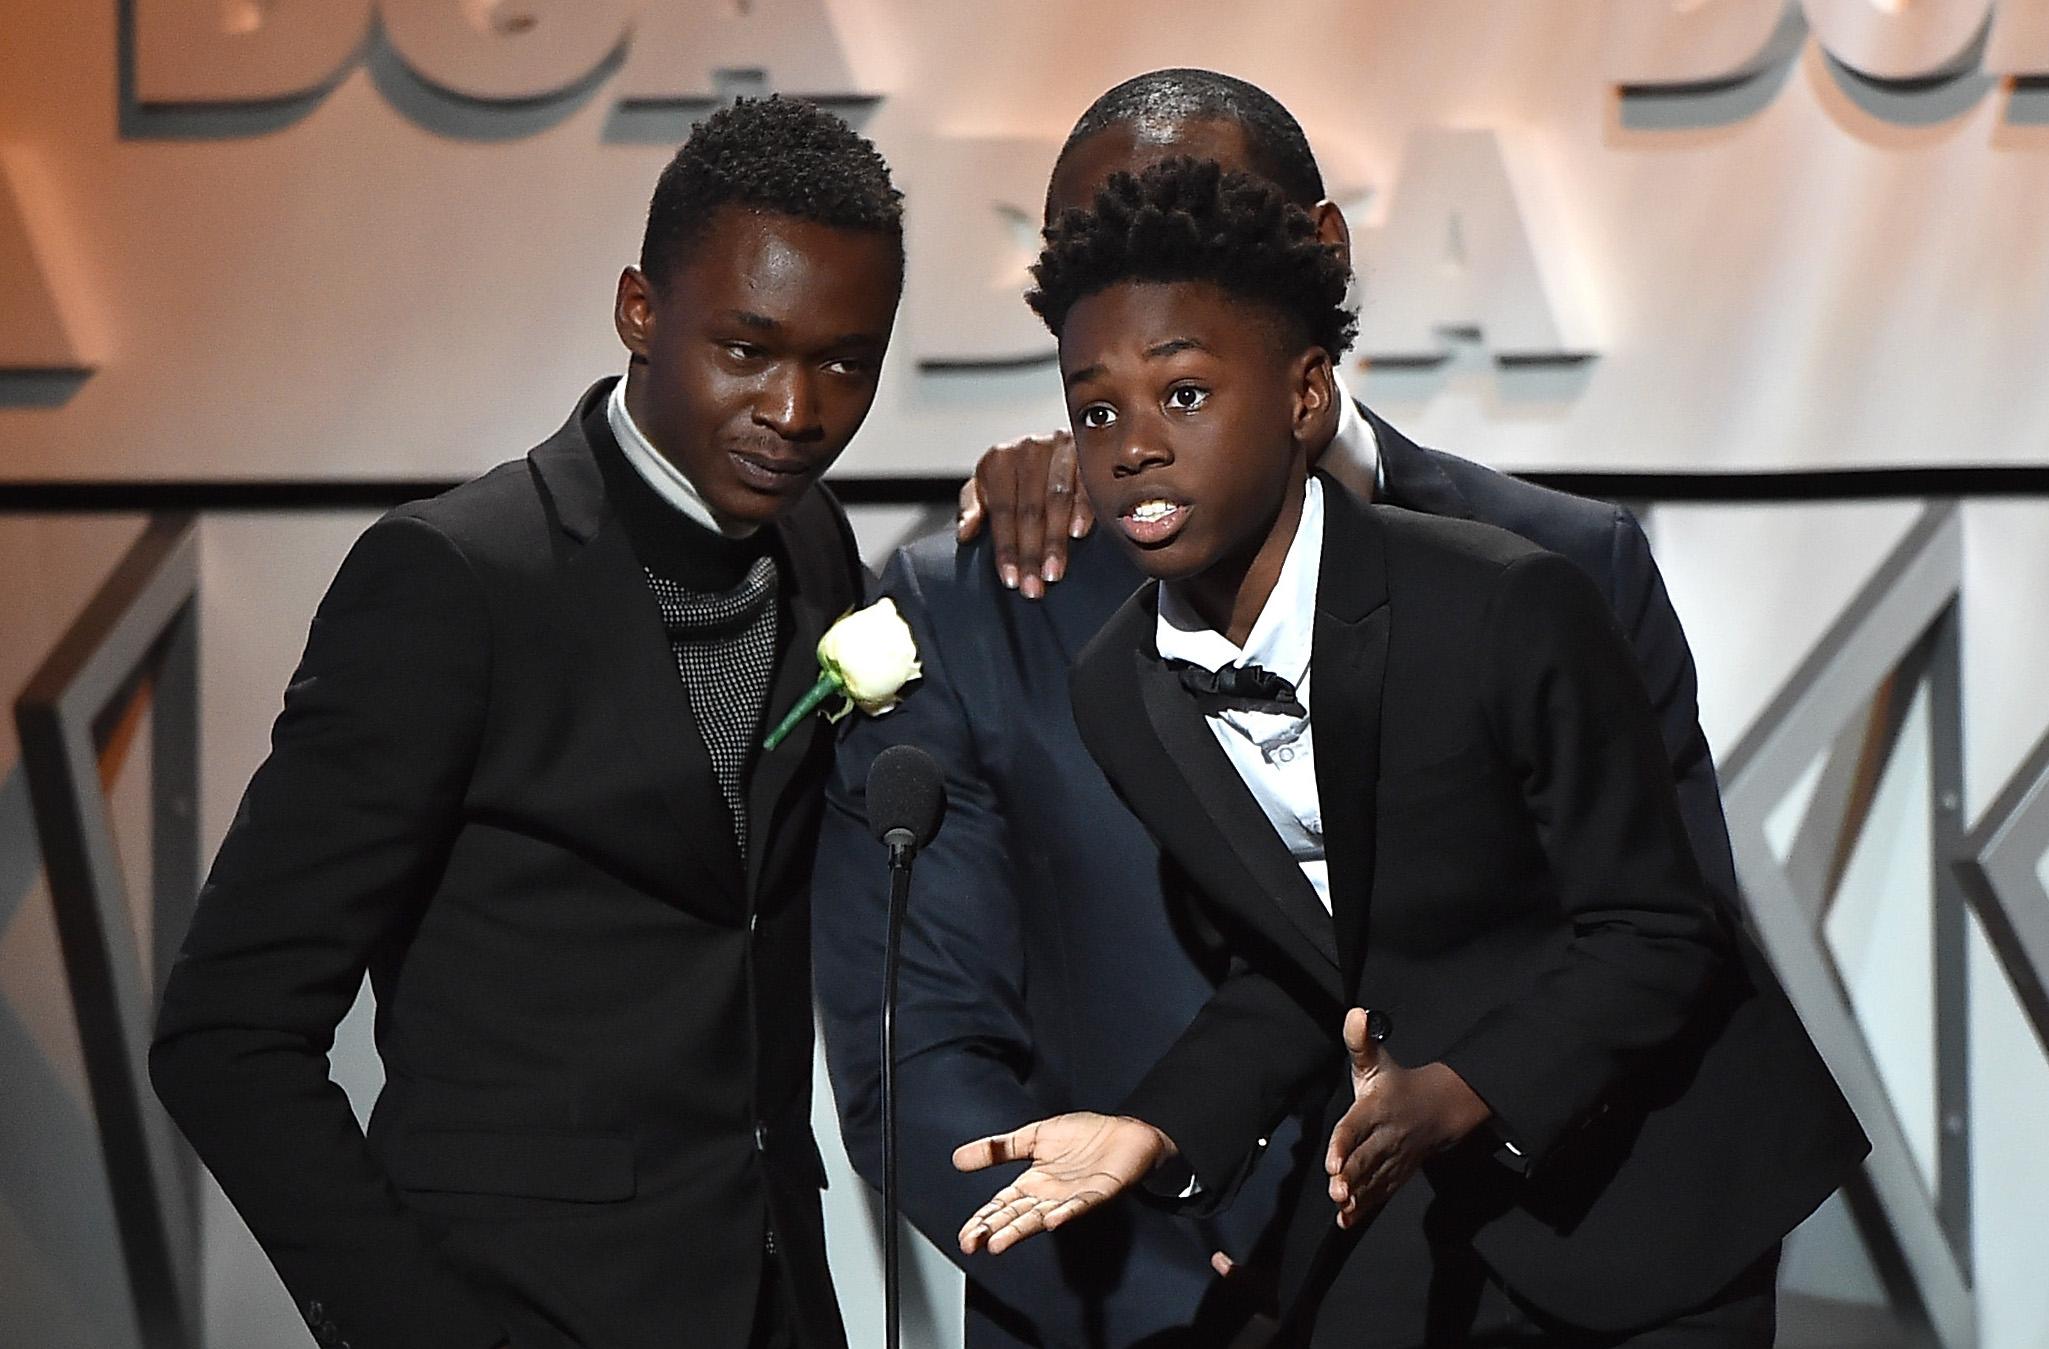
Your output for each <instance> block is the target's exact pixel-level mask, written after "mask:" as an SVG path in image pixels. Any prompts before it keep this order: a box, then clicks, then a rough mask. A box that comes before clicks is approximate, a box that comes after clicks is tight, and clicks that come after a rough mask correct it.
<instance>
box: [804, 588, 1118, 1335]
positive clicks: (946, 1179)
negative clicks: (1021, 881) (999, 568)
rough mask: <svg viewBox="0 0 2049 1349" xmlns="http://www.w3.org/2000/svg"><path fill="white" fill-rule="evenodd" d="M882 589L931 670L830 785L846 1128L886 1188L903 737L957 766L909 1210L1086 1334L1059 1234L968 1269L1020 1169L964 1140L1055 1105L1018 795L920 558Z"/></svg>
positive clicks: (1014, 1296)
mask: <svg viewBox="0 0 2049 1349" xmlns="http://www.w3.org/2000/svg"><path fill="white" fill-rule="evenodd" d="M978 561H979V559H978ZM881 592H882V594H884V595H887V596H889V597H890V598H891V599H893V600H894V601H895V602H896V605H897V608H898V610H899V611H900V612H901V613H902V614H903V615H904V617H905V620H906V621H907V622H908V623H909V624H910V626H911V632H912V635H913V636H914V638H915V639H916V641H917V644H918V656H919V661H920V663H921V665H922V667H923V671H924V673H923V675H922V677H921V678H920V679H919V681H918V682H917V683H915V684H913V685H911V686H910V687H909V689H908V690H907V691H906V694H905V697H904V699H903V702H902V703H901V704H900V705H899V706H898V707H897V708H896V710H895V711H893V712H891V713H890V714H889V715H888V716H884V717H872V718H871V717H861V718H855V719H852V720H851V722H850V727H849V729H848V731H847V734H846V736H845V738H844V739H842V741H841V742H840V745H839V751H838V757H837V760H836V762H835V765H834V769H833V775H832V778H831V780H830V782H829V785H828V787H827V791H826V809H825V817H824V822H823V824H822V826H821V828H820V832H819V843H818V862H817V868H816V872H815V880H814V883H813V893H814V899H813V904H812V941H813V954H812V960H813V969H814V971H815V976H816V980H817V987H818V1003H819V1015H820V1024H821V1027H822V1029H823V1031H824V1035H825V1050H826V1065H827V1070H828V1072H829V1074H830V1076H831V1079H832V1087H833V1099H834V1102H835V1104H836V1106H837V1108H838V1111H839V1118H840V1131H841V1137H842V1139H843V1141H844V1142H845V1144H846V1149H847V1155H848V1158H849V1159H850V1160H851V1161H852V1162H853V1164H854V1169H855V1170H856V1171H858V1172H859V1173H860V1175H861V1176H862V1178H863V1179H865V1180H866V1181H867V1182H868V1183H869V1184H870V1185H873V1186H876V1187H877V1188H880V1186H881V1183H882V1133H881V1128H882V1096H881V1068H880V1064H881V1044H880V1037H881V1026H882V970H883V948H884V942H885V937H886V933H887V927H888V913H889V881H888V873H887V870H886V868H885V866H884V856H883V850H882V847H881V845H880V844H878V843H877V842H876V841H875V839H874V837H873V836H872V835H871V834H870V833H869V832H868V828H867V824H866V818H867V799H866V784H867V780H868V769H869V766H870V765H871V764H873V763H874V761H875V756H876V755H878V754H880V753H881V752H882V751H883V750H884V749H885V748H887V747H888V746H890V745H898V744H913V745H917V746H919V747H921V748H923V749H924V750H926V751H927V752H928V753H930V754H931V755H932V757H933V758H934V759H936V760H937V761H938V762H939V763H940V765H941V766H942V767H943V768H944V770H945V774H946V796H947V812H946V819H945V822H944V823H943V825H942V826H941V828H940V830H939V833H938V835H937V837H935V838H934V839H933V841H932V842H931V843H930V844H929V845H927V847H926V848H925V849H924V850H923V851H922V852H921V853H920V854H919V856H918V862H917V868H916V871H915V872H914V873H913V880H912V891H911V898H910V903H909V906H908V909H907V913H906V917H905V926H904V935H903V956H902V964H901V966H900V969H899V975H898V977H899V996H898V1010H897V1023H896V1030H897V1055H898V1062H897V1089H898V1099H899V1101H900V1102H901V1103H902V1108H901V1111H900V1113H899V1116H898V1123H897V1127H898V1136H897V1137H898V1147H899V1154H898V1155H899V1158H900V1165H901V1167H902V1171H901V1173H900V1185H899V1189H900V1194H901V1197H902V1200H903V1205H904V1212H905V1215H906V1216H907V1217H908V1218H909V1219H910V1220H911V1222H912V1223H913V1225H915V1226H916V1227H917V1228H918V1230H919V1231H921V1232H923V1233H924V1234H925V1235H926V1236H927V1237H928V1238H930V1239H931V1241H932V1243H933V1244H934V1245H935V1246H937V1247H938V1248H939V1249H940V1250H941V1251H944V1252H945V1253H946V1254H947V1255H948V1256H950V1257H951V1258H953V1259H954V1260H955V1261H956V1262H959V1263H961V1264H962V1266H963V1268H964V1269H965V1270H966V1271H967V1274H968V1277H969V1278H971V1279H973V1280H974V1281H975V1282H976V1283H977V1284H978V1285H980V1286H981V1288H982V1290H983V1291H984V1292H986V1293H988V1294H990V1295H992V1296H993V1297H994V1298H995V1299H996V1300H997V1301H999V1302H1000V1303H1002V1304H1003V1306H1004V1307H1005V1308H1006V1309H1007V1310H1008V1311H1009V1312H1010V1313H1012V1314H1013V1315H1014V1317H1015V1318H1017V1319H1018V1320H1020V1321H1022V1322H1024V1323H1026V1324H1029V1325H1031V1326H1033V1327H1034V1328H1035V1331H1036V1333H1037V1334H1038V1336H1039V1338H1040V1340H1041V1341H1042V1342H1044V1343H1047V1344H1067V1343H1080V1342H1082V1341H1083V1338H1084V1337H1083V1334H1082V1327H1081V1326H1080V1324H1079V1321H1078V1315H1079V1313H1078V1309H1077V1304H1076V1302H1075V1300H1074V1299H1072V1298H1062V1297H1058V1296H1048V1293H1049V1292H1057V1290H1058V1289H1059V1288H1060V1287H1061V1283H1062V1279H1061V1272H1060V1264H1059V1252H1058V1250H1057V1248H1056V1243H1054V1242H1026V1243H1025V1244H1024V1245H1023V1246H1021V1247H1019V1248H1018V1249H1017V1250H1015V1251H1012V1252H1010V1253H1008V1254H1006V1255H1005V1256H1004V1257H1003V1258H1002V1259H1001V1260H988V1259H983V1260H976V1261H973V1262H968V1261H966V1260H965V1259H964V1258H963V1257H962V1256H961V1255H960V1250H959V1246H958V1244H957V1241H956V1236H957V1234H958V1232H959V1231H960V1226H961V1224H962V1223H964V1222H966V1221H967V1218H968V1215H969V1214H971V1213H973V1212H974V1211H975V1209H977V1208H979V1207H980V1206H981V1205H982V1203H983V1202H984V1201H986V1200H987V1199H988V1197H989V1196H990V1194H992V1193H993V1192H994V1191H995V1189H996V1188H997V1187H998V1186H999V1185H1000V1184H1003V1183H1007V1181H1008V1179H1009V1174H1006V1175H1004V1176H1003V1177H1002V1178H1001V1179H1000V1180H999V1179H996V1173H994V1172H978V1173H974V1174H963V1173H961V1172H958V1171H955V1170H954V1168H953V1163H952V1156H953V1150H954V1149H955V1148H956V1147H959V1146H960V1145H961V1144H962V1143H965V1142H968V1141H969V1140H971V1139H974V1138H979V1137H982V1136H983V1135H986V1134H992V1133H998V1132H1002V1131H1005V1130H1009V1129H1014V1128H1016V1127H1018V1126H1019V1125H1021V1124H1025V1123H1028V1122H1030V1121H1031V1120H1034V1119H1038V1118H1040V1117H1041V1116H1044V1115H1047V1114H1050V1113H1053V1109H1054V1107H1053V1106H1052V1105H1051V1104H1050V1103H1048V1102H1046V1101H1044V1100H1042V1099H1040V1098H1039V1097H1037V1096H1036V1095H1035V1094H1034V1092H1033V1090H1032V1089H1031V1087H1030V1085H1029V1084H1028V1078H1029V1075H1030V1072H1031V1069H1032V1066H1033V1063H1034V1061H1035V1054H1034V1050H1033V1041H1032V1030H1031V1025H1030V1022H1029V1019H1028V1016H1027V1012H1026V1008H1025V998H1024V981H1025V948H1024V935H1023V930H1022V926H1021V920H1020V915H1019V912H1018V898H1017V894H1016V891H1015V889H1014V888H1013V887H1012V885H1011V883H1010V876H1011V872H1012V867H1011V863H1010V857H1009V852H1008V845H1007V842H1006V832H1005V825H1004V819H1003V814H1002V809H1001V804H1000V802H999V800H998V798H997V793H996V790H995V788H994V786H993V784H992V782H991V780H990V776H989V774H988V773H987V771H986V770H985V768H984V767H983V764H982V761H981V758H980V756H979V754H978V751H977V746H976V740H975V735H974V731H973V727H972V725H971V720H970V717H969V715H968V709H967V706H966V704H965V699H966V698H967V697H968V694H967V693H966V691H965V690H963V689H962V688H960V687H959V686H958V685H957V684H956V683H955V679H954V672H953V670H952V669H951V668H950V667H949V665H948V663H947V660H946V656H945V654H944V648H943V646H942V644H941V643H940V642H939V641H938V640H937V638H936V636H935V632H934V626H933V619H932V614H931V612H930V610H929V609H928V607H927V603H926V598H925V595H924V593H923V589H922V587H921V585H920V583H919V578H918V576H917V574H916V572H915V571H914V569H913V568H912V566H911V564H910V562H909V560H908V558H907V557H906V556H905V555H904V554H903V553H898V554H897V556H896V557H895V558H894V559H893V560H892V561H891V563H890V565H889V566H888V568H887V569H886V570H885V572H884V576H883V580H882V585H881ZM988 712H989V714H990V715H998V716H1000V715H1003V714H1004V713H1003V710H1002V709H1000V708H998V709H988ZM1019 1170H1022V1168H1021V1167H1014V1168H1011V1173H1013V1174H1014V1173H1015V1172H1016V1171H1019ZM1067 1321H1074V1322H1075V1324H1071V1325H1070V1324H1065V1322H1067Z"/></svg>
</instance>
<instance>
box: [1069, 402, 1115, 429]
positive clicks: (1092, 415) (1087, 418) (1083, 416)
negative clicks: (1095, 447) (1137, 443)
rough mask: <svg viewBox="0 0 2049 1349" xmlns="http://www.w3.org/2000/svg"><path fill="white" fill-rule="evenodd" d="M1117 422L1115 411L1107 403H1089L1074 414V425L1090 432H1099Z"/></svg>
mask: <svg viewBox="0 0 2049 1349" xmlns="http://www.w3.org/2000/svg"><path fill="white" fill-rule="evenodd" d="M1116 420H1117V409H1115V408H1113V407H1111V406H1110V405H1109V404H1108V403H1090V404H1089V405H1088V406H1087V407H1085V408H1083V409H1082V410H1081V411H1079V412H1077V413H1075V414H1074V422H1075V425H1077V426H1080V427H1084V428H1086V429H1088V430H1090V431H1100V430H1102V429H1103V428H1104V427H1106V426H1109V425H1111V424H1112V423H1114V422H1115V421H1116Z"/></svg>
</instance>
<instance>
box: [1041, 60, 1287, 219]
mask: <svg viewBox="0 0 2049 1349" xmlns="http://www.w3.org/2000/svg"><path fill="white" fill-rule="evenodd" d="M1174 122H1229V123H1231V124H1232V125H1234V126H1236V127H1237V128H1238V129H1239V130H1240V131H1241V132H1242V133H1244V136H1245V144H1246V146H1247V148H1248V149H1249V150H1250V151H1251V152H1252V163H1251V165H1250V166H1249V167H1250V168H1251V169H1252V171H1253V172H1254V173H1257V174H1258V175H1259V176H1260V177H1262V178H1265V179H1267V180H1268V181H1270V182H1272V183H1273V184H1274V185H1275V186H1277V187H1279V188H1280V189H1281V191H1282V192H1283V193H1285V194H1286V195H1287V198H1288V200H1289V201H1291V202H1293V203H1294V204H1295V205H1297V206H1299V207H1301V208H1302V209H1303V210H1305V211H1307V210H1311V209H1314V207H1315V206H1316V203H1318V202H1319V201H1322V200H1323V198H1324V190H1323V173H1322V171H1321V170H1320V169H1318V168H1317V167H1316V156H1315V155H1314V154H1313V153H1311V152H1310V149H1309V138H1308V137H1307V136H1305V135H1303V134H1302V126H1301V124H1300V123H1299V122H1297V121H1296V120H1295V118H1294V115H1293V114H1292V113H1290V112H1289V111H1288V110H1287V109H1286V108H1284V107H1282V106H1281V103H1280V100H1279V99H1277V98H1275V97H1274V96H1273V95H1272V94H1269V93H1268V92H1267V91H1266V90H1264V89H1262V88H1260V87H1259V86H1258V85H1256V84H1248V83H1246V82H1245V81H1244V80H1241V79H1237V78H1235V77H1233V76H1230V75H1222V74H1219V73H1217V72H1216V71H1214V70H1196V69H1191V68H1187V67H1177V68H1175V69H1171V70H1152V71H1147V72H1146V73H1145V74H1143V75H1134V76H1133V77H1132V78H1130V79H1128V80H1126V81H1124V83H1122V84H1120V85H1118V86H1117V87H1116V88H1114V89H1111V90H1110V91H1109V92H1107V93H1105V94H1104V95H1103V96H1102V97H1101V98H1098V99H1097V100H1096V101H1095V102H1094V103H1091V104H1089V106H1088V111H1086V112H1084V113H1083V114H1082V115H1081V120H1080V121H1078V122H1076V123H1075V124H1074V130H1072V131H1070V132H1068V133H1067V143H1066V144H1064V145H1062V146H1061V147H1060V159H1061V160H1065V159H1066V158H1067V155H1068V152H1069V151H1070V150H1072V149H1074V147H1075V146H1077V145H1080V144H1081V143H1082V142H1083V141H1085V140H1088V139H1089V138H1090V137H1092V136H1095V135H1097V134H1098V133H1100V132H1104V131H1108V130H1109V129H1110V128H1111V127H1116V126H1138V125H1148V124H1150V125H1163V124H1169V123H1174ZM1054 172H1055V173H1056V174H1057V173H1058V172H1059V163H1058V161H1056V162H1055V165H1054Z"/></svg>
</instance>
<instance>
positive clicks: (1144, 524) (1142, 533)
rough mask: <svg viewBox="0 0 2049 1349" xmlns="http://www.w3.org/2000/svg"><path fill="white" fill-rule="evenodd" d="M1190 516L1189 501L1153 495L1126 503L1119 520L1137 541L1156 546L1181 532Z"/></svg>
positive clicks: (1126, 531)
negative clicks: (1171, 499) (1172, 499)
mask: <svg viewBox="0 0 2049 1349" xmlns="http://www.w3.org/2000/svg"><path fill="white" fill-rule="evenodd" d="M1187 519H1188V503H1187V502H1185V501H1170V500H1168V499H1167V498H1165V497H1152V498H1149V499H1147V500H1144V501H1139V502H1135V503H1133V504H1132V505H1130V506H1127V507H1125V508H1124V511H1123V513H1122V514H1120V515H1119V516H1118V517H1117V523H1118V524H1119V525H1121V526H1122V527H1123V529H1124V534H1125V537H1127V538H1129V539H1130V540H1131V541H1132V542H1133V543H1136V544H1139V545H1141V546H1143V547H1148V548H1154V547H1158V546H1159V545H1160V544H1163V543H1165V542H1167V541H1168V540H1169V539H1171V538H1173V537H1174V536H1175V535H1176V534H1178V533H1180V532H1181V526H1182V524H1183V523H1185V522H1186V521H1187Z"/></svg>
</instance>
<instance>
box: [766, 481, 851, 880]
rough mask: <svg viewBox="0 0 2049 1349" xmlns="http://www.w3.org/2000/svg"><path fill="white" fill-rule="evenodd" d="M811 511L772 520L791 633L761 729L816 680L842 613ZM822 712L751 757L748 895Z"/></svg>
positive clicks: (778, 664)
mask: <svg viewBox="0 0 2049 1349" xmlns="http://www.w3.org/2000/svg"><path fill="white" fill-rule="evenodd" d="M808 514H809V512H807V511H804V510H803V509H802V508H798V509H793V510H790V511H788V512H786V513H785V514H784V515H783V516H782V518H781V519H780V520H778V521H777V523H776V525H775V528H776V531H777V538H778V540H779V541H780V543H781V545H782V548H781V553H782V557H783V559H784V565H785V567H786V568H787V572H786V574H785V575H784V576H783V578H782V584H781V587H780V589H781V591H782V593H783V595H784V596H785V597H786V602H787V608H786V612H787V613H788V615H789V633H788V638H787V640H786V641H785V642H784V643H783V644H782V647H781V655H780V656H779V657H778V659H777V661H776V668H775V675H774V678H773V680H772V681H771V683H770V685H769V692H768V705H767V707H766V708H765V710H764V714H763V716H762V719H761V725H762V733H763V735H764V736H765V735H766V734H767V732H768V730H769V729H770V728H772V727H774V726H775V725H777V724H778V723H779V722H781V721H782V719H783V717H784V715H785V714H787V713H788V712H789V710H790V709H791V708H792V707H794V706H795V705H796V703H797V700H798V699H799V698H802V697H803V696H804V694H805V693H806V692H807V691H808V690H809V689H810V688H811V686H812V685H813V684H815V683H817V682H818V639H819V638H820V637H823V636H824V635H825V630H826V628H827V627H828V626H829V625H830V624H832V623H833V622H835V621H837V620H838V618H839V617H840V615H839V614H837V613H828V612H827V611H826V610H827V606H828V605H829V604H830V603H831V600H830V598H829V597H830V596H831V595H832V594H833V593H834V586H833V577H832V575H831V574H830V572H829V571H828V570H827V568H828V567H829V566H830V565H831V560H830V559H829V558H827V557H826V556H824V555H823V553H824V550H822V549H821V548H820V547H819V544H818V541H817V540H816V539H814V538H810V537H807V534H808V533H809V532H810V531H807V530H806V529H804V528H803V527H801V526H800V525H799V524H798V523H797V519H798V517H799V516H801V515H808ZM829 706H830V704H829ZM824 719H825V717H824V713H823V712H820V713H816V714H814V715H811V716H807V717H805V718H803V719H802V720H801V721H799V722H798V723H797V724H796V726H794V727H793V728H791V731H790V733H789V735H787V736H785V737H784V738H783V741H782V743H781V744H779V745H777V746H776V747H775V749H774V750H773V751H764V752H763V753H762V754H761V755H760V756H759V757H758V758H756V759H755V761H754V771H753V774H752V775H751V776H750V778H749V779H748V783H747V853H748V856H747V886H748V892H749V893H750V894H752V893H754V892H755V891H756V889H757V888H758V887H759V886H760V884H761V873H762V866H763V865H764V863H765V862H766V861H767V859H768V858H769V857H770V856H771V855H772V853H773V849H772V847H771V846H770V845H771V841H772V839H773V837H774V833H775V827H776V815H777V812H778V811H779V810H780V809H781V807H782V804H783V798H784V797H785V796H786V795H787V794H788V793H789V790H790V787H791V785H792V784H793V783H794V782H795V781H796V778H797V770H798V769H799V768H801V767H802V766H803V764H804V761H805V759H806V758H807V757H808V756H809V755H810V753H811V747H812V744H813V743H814V742H815V741H816V740H817V739H818V737H819V736H820V735H821V734H822V731H821V729H820V723H821V722H823V721H824Z"/></svg>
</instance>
